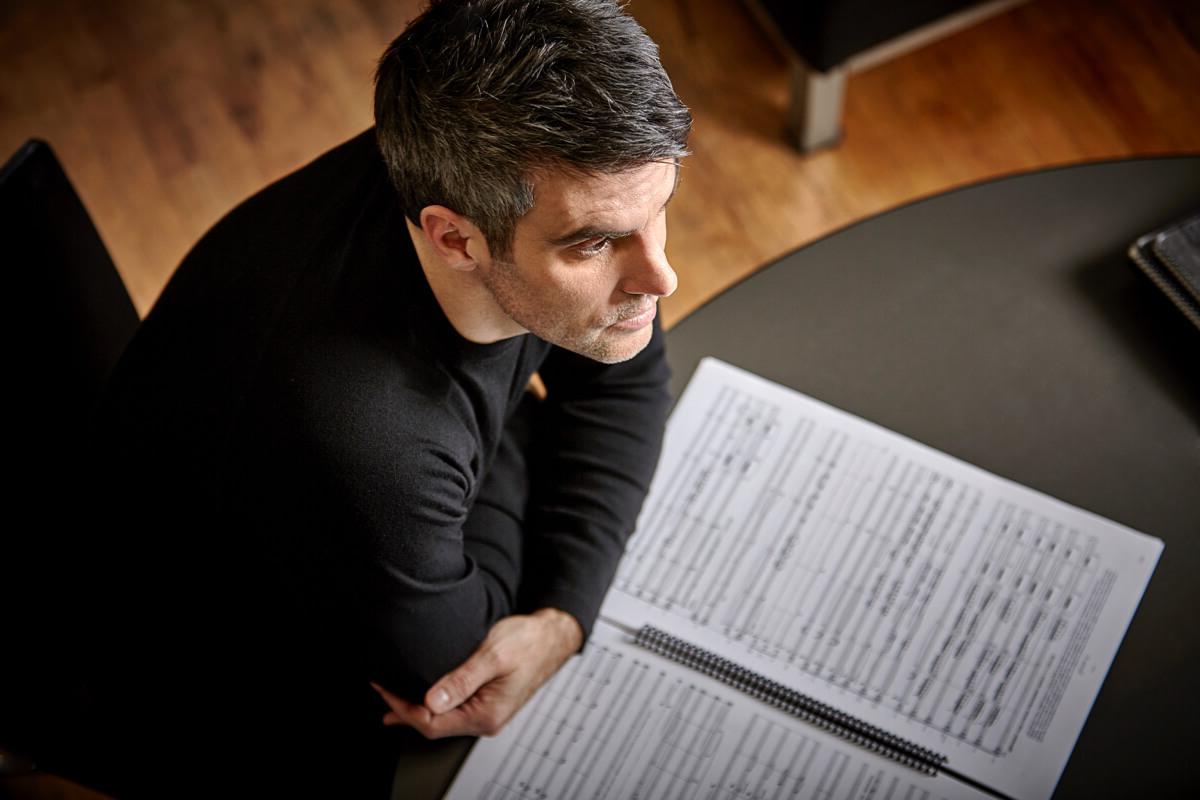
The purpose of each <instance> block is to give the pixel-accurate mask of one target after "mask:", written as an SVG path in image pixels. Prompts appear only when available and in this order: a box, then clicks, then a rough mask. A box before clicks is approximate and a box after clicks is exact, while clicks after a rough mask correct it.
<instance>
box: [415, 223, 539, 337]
mask: <svg viewBox="0 0 1200 800" xmlns="http://www.w3.org/2000/svg"><path fill="white" fill-rule="evenodd" d="M405 224H406V225H407V226H408V235H409V237H410V238H411V239H412V243H413V248H414V249H416V251H417V260H418V261H420V262H421V270H422V271H423V272H424V273H425V280H426V282H428V284H429V288H430V290H432V291H433V296H434V297H435V298H436V299H437V302H438V305H439V306H441V309H442V313H443V314H445V315H446V319H447V320H449V321H450V324H451V325H452V326H453V327H454V330H456V331H458V333H459V335H460V336H462V337H463V338H464V339H466V340H468V341H471V342H475V343H476V344H492V343H493V342H498V341H500V340H502V339H509V338H511V337H513V336H519V335H520V334H522V333H526V331H525V329H524V328H522V327H521V326H519V325H518V324H517V323H516V322H514V321H513V320H512V319H511V318H510V317H509V316H508V315H507V314H505V313H504V312H503V311H502V310H501V309H500V307H499V306H498V305H497V304H496V300H495V298H494V297H493V296H492V293H491V291H489V290H488V288H487V286H485V285H484V283H483V280H482V279H481V278H480V275H479V271H478V270H477V269H476V270H470V271H465V270H459V269H454V268H452V267H450V266H449V265H448V264H446V263H445V261H443V260H442V259H441V258H440V257H439V256H438V254H437V252H436V251H435V250H434V249H433V246H432V245H431V244H430V243H429V239H428V238H427V237H426V236H425V233H424V231H422V230H421V229H420V228H418V227H417V226H416V225H413V224H412V222H409V221H408V220H405Z"/></svg>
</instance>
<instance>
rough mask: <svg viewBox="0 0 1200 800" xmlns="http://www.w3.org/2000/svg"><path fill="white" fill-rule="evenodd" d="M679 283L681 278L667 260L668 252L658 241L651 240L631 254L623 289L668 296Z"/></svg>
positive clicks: (622, 282) (629, 291) (636, 292)
mask: <svg viewBox="0 0 1200 800" xmlns="http://www.w3.org/2000/svg"><path fill="white" fill-rule="evenodd" d="M678 285H679V278H678V277H677V276H676V275H675V270H673V269H671V265H670V264H669V263H668V262H667V254H666V253H665V252H664V251H663V249H662V247H660V246H659V245H658V244H657V243H652V242H651V243H647V245H646V246H644V247H641V248H638V249H637V250H636V251H635V252H633V253H631V254H630V256H629V263H628V264H627V265H626V270H625V275H624V276H623V278H622V280H621V291H623V292H625V293H626V294H649V295H654V296H656V297H667V296H668V295H670V294H672V293H673V292H674V291H675V288H676V287H677V286H678Z"/></svg>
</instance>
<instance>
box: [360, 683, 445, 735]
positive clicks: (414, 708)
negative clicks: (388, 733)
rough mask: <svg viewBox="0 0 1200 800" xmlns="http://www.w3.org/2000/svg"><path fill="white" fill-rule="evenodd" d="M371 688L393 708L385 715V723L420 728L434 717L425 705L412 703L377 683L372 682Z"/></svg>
mask: <svg viewBox="0 0 1200 800" xmlns="http://www.w3.org/2000/svg"><path fill="white" fill-rule="evenodd" d="M371 688H372V689H374V690H375V691H376V692H378V693H379V696H380V697H382V698H383V702H385V703H387V704H388V708H389V709H391V710H390V711H388V712H387V713H386V714H384V715H383V724H384V725H411V726H412V727H414V728H418V729H419V728H420V727H421V726H422V725H426V724H428V723H429V720H430V718H432V717H433V715H432V714H430V713H429V709H428V708H425V706H421V705H417V704H416V703H410V702H408V701H407V700H405V699H404V698H403V697H397V696H396V695H394V694H392V693H391V692H389V691H388V690H387V689H384V688H383V687H382V686H380V685H379V684H377V683H372V684H371Z"/></svg>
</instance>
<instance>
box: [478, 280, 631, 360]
mask: <svg viewBox="0 0 1200 800" xmlns="http://www.w3.org/2000/svg"><path fill="white" fill-rule="evenodd" d="M482 277H483V285H484V286H485V287H486V288H487V290H488V291H489V292H490V293H491V295H492V299H493V300H495V301H496V305H497V306H499V307H500V310H501V311H503V312H504V313H505V314H507V315H508V317H509V318H510V319H512V320H513V321H514V322H516V323H517V324H518V325H520V326H521V327H522V328H524V329H525V330H527V331H529V332H530V333H532V334H533V335H534V336H537V337H538V338H539V339H542V340H544V341H547V342H550V343H551V344H553V345H556V346H558V347H562V348H563V349H566V350H570V351H571V352H573V353H577V354H579V355H581V356H583V357H585V358H590V359H591V360H593V361H599V362H600V363H602V364H617V363H619V362H621V361H628V360H629V359H631V358H633V357H634V356H635V355H637V354H638V353H640V352H641V351H642V349H643V348H644V347H645V346H646V344H647V342H648V341H649V339H648V338H647V341H646V342H642V343H641V346H639V347H636V348H635V349H633V350H632V351H630V349H629V343H628V342H627V341H625V340H626V337H627V336H633V335H635V333H638V332H632V331H631V332H629V333H628V334H625V335H622V334H621V333H620V332H616V331H611V330H609V328H608V326H609V325H612V324H615V323H617V322H620V321H621V320H625V319H632V318H634V317H636V316H637V315H638V314H640V313H642V312H644V311H645V310H646V309H647V305H646V303H645V301H644V300H631V301H630V302H629V303H628V304H626V305H622V306H620V307H618V308H617V309H616V310H615V311H614V312H613V313H612V314H611V315H610V316H611V319H609V318H605V319H603V320H601V321H600V323H599V324H595V323H590V322H589V323H588V324H587V327H586V328H585V329H583V330H573V328H574V327H575V325H574V323H573V320H572V317H571V315H570V313H569V312H567V311H565V310H564V309H532V308H528V307H527V305H526V301H527V298H528V292H526V291H525V289H524V287H523V285H522V283H521V280H520V278H519V277H518V276H517V267H516V264H514V263H512V262H509V261H500V260H495V261H493V262H492V268H491V269H490V270H488V271H487V272H486V273H484V274H483V276H482Z"/></svg>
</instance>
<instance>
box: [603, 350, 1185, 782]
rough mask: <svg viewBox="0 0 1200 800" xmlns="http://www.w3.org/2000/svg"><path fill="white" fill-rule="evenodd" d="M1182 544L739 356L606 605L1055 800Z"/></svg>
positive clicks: (666, 461) (960, 763)
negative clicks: (1167, 544)
mask: <svg viewBox="0 0 1200 800" xmlns="http://www.w3.org/2000/svg"><path fill="white" fill-rule="evenodd" d="M1161 551H1162V543H1161V542H1160V541H1159V540H1157V539H1152V538H1151V537H1148V536H1145V535H1143V534H1140V533H1137V532H1135V531H1133V530H1130V529H1129V528H1126V527H1123V526H1121V525H1118V524H1116V523H1114V522H1111V521H1109V520H1106V519H1103V518H1101V517H1098V516H1096V515H1094V514H1091V513H1088V512H1086V511H1083V510H1081V509H1078V508H1075V507H1072V506H1069V505H1067V504H1065V503H1062V502H1060V501H1057V500H1054V499H1052V498H1050V497H1047V496H1046V495H1043V494H1041V493H1038V492H1035V491H1033V490H1031V489H1028V488H1025V487H1022V486H1019V485H1017V484H1015V483H1012V482H1011V481H1007V480H1004V479H1002V478H999V477H997V476H995V475H992V474H990V473H988V472H985V471H983V470H980V469H978V468H976V467H973V466H970V465H968V464H966V463H964V462H962V461H959V460H957V459H954V458H951V457H950V456H948V455H946V454H944V453H941V452H938V451H936V450H933V449H932V448H929V447H925V446H924V445H921V444H919V443H917V442H914V441H912V440H910V439H907V438H905V437H903V436H900V435H899V434H896V433H894V432H891V431H888V430H886V429H884V428H881V427H879V426H877V425H874V424H872V423H869V422H866V421H864V420H862V419H859V418H857V417H854V416H852V415H850V414H846V413H845V412H842V411H839V410H837V409H834V408H832V407H830V406H827V405H825V404H823V403H820V402H818V401H816V400H813V399H811V398H808V397H806V396H804V395H801V394H799V393H797V392H794V391H792V390H790V389H786V388H784V387H781V386H778V385H777V384H773V383H770V382H768V381H765V380H763V379H761V378H758V377H756V376H754V375H751V374H749V373H746V372H743V371H741V370H738V369H736V368H734V367H731V366H729V365H727V364H724V363H722V362H719V361H716V360H713V359H706V360H705V361H704V362H702V364H701V366H700V368H699V369H698V370H697V372H696V375H695V376H694V377H693V378H692V381H691V383H690V384H689V386H688V388H687V390H686V392H685V393H684V396H683V397H682V398H681V400H680V402H679V403H678V404H677V406H676V408H675V411H674V412H673V413H672V416H671V419H670V422H669V424H668V429H667V437H666V442H665V444H664V450H663V454H662V458H661V461H660V463H659V467H658V471H657V473H656V474H655V478H654V481H653V484H652V486H651V490H650V495H649V497H648V499H647V501H646V504H645V506H644V508H643V512H642V515H641V517H640V519H639V523H638V529H637V532H636V533H635V534H634V536H633V538H632V539H631V541H630V544H629V548H628V550H627V552H626V555H625V558H624V560H623V561H622V563H621V567H620V569H619V571H618V575H617V578H616V581H615V582H614V585H613V587H612V589H611V590H610V592H609V594H608V597H607V599H606V600H605V605H604V608H603V609H602V612H601V613H602V615H603V616H605V617H608V618H611V619H613V620H616V621H619V622H620V623H623V624H625V625H628V626H632V627H639V626H641V625H643V624H652V625H655V626H658V627H660V628H662V629H664V630H666V631H668V632H670V633H672V634H674V635H675V636H678V637H680V638H683V639H686V640H688V641H690V642H692V643H694V644H697V645H700V646H702V647H705V648H707V649H709V650H712V651H715V652H718V653H720V654H722V655H724V656H725V657H727V658H730V659H731V660H733V661H735V662H738V663H740V664H742V665H743V666H745V667H748V668H750V669H753V670H756V671H758V672H760V673H763V674H765V675H767V676H769V677H771V678H772V679H774V680H777V681H779V682H780V683H783V684H785V685H787V686H790V687H792V688H794V689H797V690H799V691H801V692H804V693H806V694H809V695H811V696H813V697H816V698H818V699H819V700H821V701H823V702H826V703H829V704H830V705H833V706H835V707H837V708H839V709H841V710H843V711H846V712H848V713H851V714H854V715H856V716H858V717H861V718H862V719H865V720H867V721H868V722H870V723H872V724H874V725H877V726H879V727H881V728H884V729H886V730H888V731H890V732H892V733H894V734H896V735H899V736H902V737H905V738H907V739H911V740H913V741H915V742H917V743H918V744H921V745H923V746H925V747H929V748H931V749H933V750H935V751H938V752H941V753H943V754H945V755H947V756H948V757H949V759H950V763H949V766H950V767H951V768H952V769H955V770H956V771H958V772H961V773H963V774H965V775H968V776H970V777H971V778H973V779H975V780H977V781H979V782H980V783H982V784H984V785H987V786H991V787H992V788H994V789H997V790H998V791H1000V792H1003V793H1004V794H1007V795H1009V796H1012V797H1016V798H1021V799H1022V800H1033V799H1034V798H1044V797H1049V796H1050V795H1051V793H1052V792H1053V790H1054V786H1055V784H1056V783H1057V782H1058V778H1059V775H1060V774H1061V772H1062V769H1063V767H1064V766H1065V765H1066V762H1067V759H1068V757H1069V756H1070V753H1071V750H1072V748H1073V747H1074V745H1075V741H1076V739H1077V738H1078V736H1079V732H1080V730H1081V729H1082V727H1083V723H1084V721H1085V719H1086V717H1087V714H1088V711H1089V710H1090V709H1091V706H1092V703H1093V701H1094V700H1095V696H1096V693H1097V692H1098V691H1099V688H1100V684H1101V683H1102V681H1103V679H1104V676H1105V674H1106V672H1107V670H1108V668H1109V666H1110V664H1111V663H1112V659H1113V657H1114V656H1115V654H1116V650H1117V647H1118V645H1119V644H1120V642H1121V639H1122V637H1123V636H1124V633H1125V630H1126V628H1127V627H1128V625H1129V621H1130V619H1131V618H1132V616H1133V613H1134V611H1135V610H1136V607H1137V604H1138V601H1139V600H1140V598H1141V596H1142V593H1143V591H1144V590H1145V587H1146V584H1147V582H1148V581H1149V579H1150V574H1151V572H1152V571H1153V569H1154V565H1155V564H1156V562H1157V560H1158V557H1159V554H1160V553H1161Z"/></svg>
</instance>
